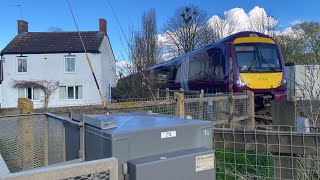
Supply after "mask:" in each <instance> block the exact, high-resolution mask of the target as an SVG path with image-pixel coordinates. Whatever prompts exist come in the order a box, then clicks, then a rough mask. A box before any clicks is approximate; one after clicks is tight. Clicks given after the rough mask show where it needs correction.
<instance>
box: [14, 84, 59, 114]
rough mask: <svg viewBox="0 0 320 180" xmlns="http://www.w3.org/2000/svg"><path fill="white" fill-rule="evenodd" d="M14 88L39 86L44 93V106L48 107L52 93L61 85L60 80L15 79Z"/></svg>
mask: <svg viewBox="0 0 320 180" xmlns="http://www.w3.org/2000/svg"><path fill="white" fill-rule="evenodd" d="M12 87H13V88H39V89H41V90H42V92H43V93H44V108H45V109H47V108H48V105H49V100H50V97H51V95H52V94H53V92H54V91H55V90H57V89H58V87H59V82H57V81H47V80H39V81H17V80H13V85H12Z"/></svg>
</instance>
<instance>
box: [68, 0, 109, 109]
mask: <svg viewBox="0 0 320 180" xmlns="http://www.w3.org/2000/svg"><path fill="white" fill-rule="evenodd" d="M66 1H67V3H68V6H69V9H70V13H71V15H72V19H73V21H74V24H75V26H76V28H77V31H78V34H79V38H80V41H81V44H82V47H83V49H84V52H85V54H86V59H87V62H88V65H89V67H90V71H91V73H92V76H93V78H94V81H95V84H96V86H97V89H98V92H99V96H100V100H101V102H102V106H103V109H104V110H106V111H107V112H108V109H107V104H106V102H105V100H104V98H103V95H102V91H101V89H100V86H99V83H98V81H97V78H96V75H95V73H94V69H93V67H92V64H91V61H90V58H89V55H88V52H87V49H86V46H85V44H84V42H83V39H82V36H81V33H80V30H79V27H78V24H77V21H76V18H75V16H74V13H73V11H72V8H71V4H70V2H69V0H66Z"/></svg>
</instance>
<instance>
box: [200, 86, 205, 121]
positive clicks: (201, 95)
mask: <svg viewBox="0 0 320 180" xmlns="http://www.w3.org/2000/svg"><path fill="white" fill-rule="evenodd" d="M203 98H204V90H203V89H201V91H200V99H201V100H203ZM199 110H200V115H199V119H203V103H202V101H200V103H199Z"/></svg>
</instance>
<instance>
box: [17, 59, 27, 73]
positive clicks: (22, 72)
mask: <svg viewBox="0 0 320 180" xmlns="http://www.w3.org/2000/svg"><path fill="white" fill-rule="evenodd" d="M19 60H25V61H27V71H26V72H19ZM16 68H17V71H16V72H17V73H18V74H26V73H28V69H29V63H28V58H27V57H17V59H16Z"/></svg>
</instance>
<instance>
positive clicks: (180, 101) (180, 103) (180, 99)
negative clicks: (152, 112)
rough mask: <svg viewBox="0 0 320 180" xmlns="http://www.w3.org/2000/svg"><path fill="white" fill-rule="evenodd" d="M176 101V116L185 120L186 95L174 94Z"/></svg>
mask: <svg viewBox="0 0 320 180" xmlns="http://www.w3.org/2000/svg"><path fill="white" fill-rule="evenodd" d="M174 96H175V99H176V101H177V103H176V107H175V111H176V113H175V114H176V116H179V117H180V118H184V116H185V115H184V114H185V113H184V110H185V109H184V94H183V93H175V94H174Z"/></svg>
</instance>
